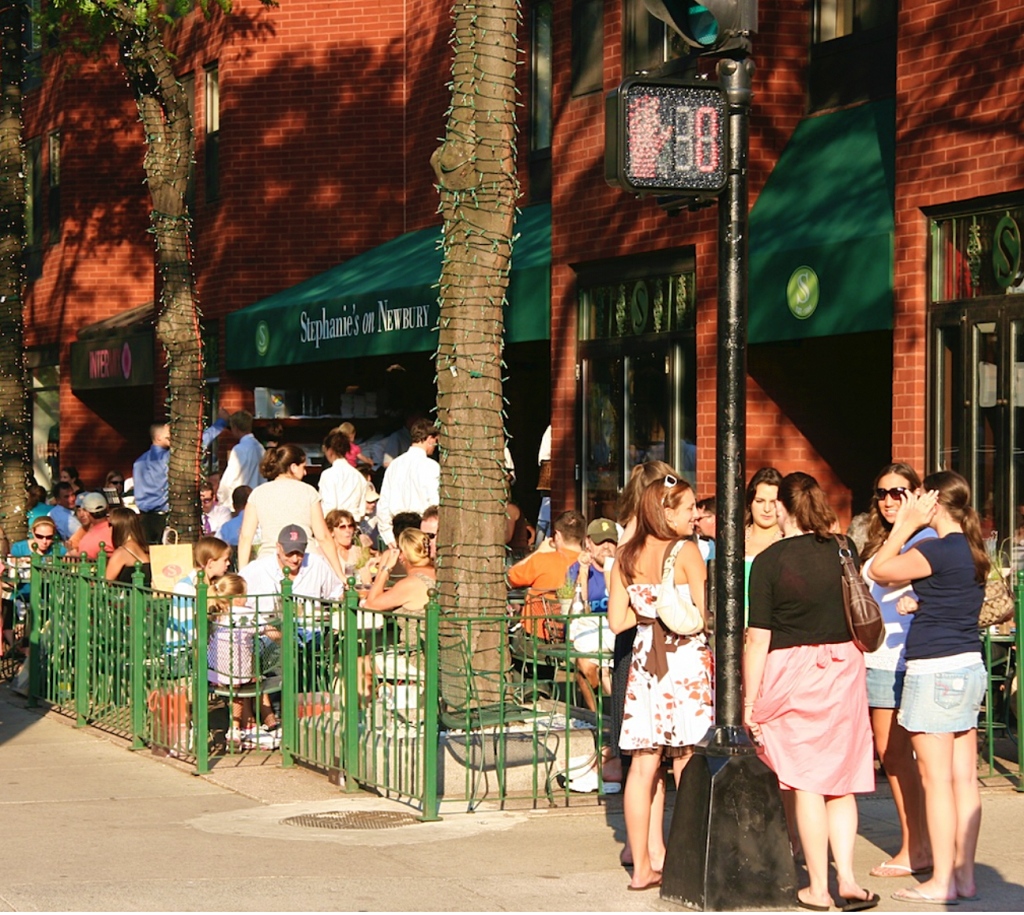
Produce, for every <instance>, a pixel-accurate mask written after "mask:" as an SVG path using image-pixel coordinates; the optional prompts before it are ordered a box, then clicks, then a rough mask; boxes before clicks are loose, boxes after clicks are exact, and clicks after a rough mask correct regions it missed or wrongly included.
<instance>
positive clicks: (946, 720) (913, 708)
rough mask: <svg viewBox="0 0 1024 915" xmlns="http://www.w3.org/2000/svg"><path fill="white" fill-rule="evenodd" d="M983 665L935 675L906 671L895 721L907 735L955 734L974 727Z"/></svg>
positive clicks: (981, 693)
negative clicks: (909, 733) (907, 732)
mask: <svg viewBox="0 0 1024 915" xmlns="http://www.w3.org/2000/svg"><path fill="white" fill-rule="evenodd" d="M985 685H986V676H985V665H984V664H982V663H981V662H980V660H979V663H977V664H971V665H969V666H967V667H958V668H957V669H956V670H947V671H940V672H935V673H914V672H913V671H912V670H909V669H908V671H907V676H906V679H905V681H904V685H903V697H902V701H901V703H900V711H899V716H898V718H897V721H899V723H900V724H901V725H902V726H903V727H904V728H905V729H906V730H908V731H910V732H911V733H923V734H951V733H952V734H956V733H960V732H961V731H969V730H970V729H971V728H976V727H977V726H978V712H979V711H980V709H981V700H982V698H983V697H984V695H985Z"/></svg>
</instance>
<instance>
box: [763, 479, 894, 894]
mask: <svg viewBox="0 0 1024 915" xmlns="http://www.w3.org/2000/svg"><path fill="white" fill-rule="evenodd" d="M778 519H779V527H780V529H781V531H782V535H783V539H782V540H780V541H779V542H778V543H776V544H774V545H772V546H770V547H768V549H766V550H764V551H763V552H762V553H760V554H759V555H758V556H757V558H756V559H755V560H754V563H753V568H752V569H751V571H750V621H749V625H748V626H747V634H746V647H745V649H744V652H743V697H744V699H743V712H744V723H745V724H747V726H748V727H749V728H750V730H751V733H752V734H753V735H754V737H755V739H757V740H759V741H760V742H761V744H762V745H763V746H764V751H765V761H766V762H767V763H768V765H770V766H771V768H772V770H773V771H774V772H775V774H776V776H777V777H778V779H779V786H780V787H781V788H782V789H783V791H784V793H785V794H786V795H788V797H789V801H790V804H791V807H790V809H792V811H793V814H794V819H795V821H796V830H797V833H798V834H799V837H800V844H801V846H802V848H803V853H804V858H805V860H806V862H807V875H808V877H809V879H810V885H809V886H807V887H803V888H801V889H800V890H798V892H797V904H798V905H799V906H800V907H801V908H804V909H811V910H813V911H821V912H827V911H828V910H829V908H830V907H831V904H832V899H831V897H830V895H829V881H828V877H829V868H828V853H829V848H830V847H831V849H832V857H833V859H834V861H835V865H836V877H837V888H838V891H839V896H840V897H841V899H842V908H843V910H844V911H847V912H852V911H859V910H861V909H870V908H873V907H874V906H876V905H878V901H879V899H878V896H877V894H874V893H871V892H869V891H868V890H866V889H864V888H863V887H862V886H860V884H859V883H858V882H857V881H856V880H855V879H854V873H853V847H854V842H855V840H856V837H857V800H856V798H855V797H854V794H855V793H858V794H870V793H872V792H873V791H874V790H875V772H874V766H873V762H874V759H873V753H872V748H871V728H870V727H869V726H868V703H867V692H866V687H865V675H864V655H863V654H862V653H861V651H860V649H858V648H857V647H856V646H855V645H854V644H853V642H852V641H851V640H850V633H849V630H848V629H847V626H846V614H845V612H844V609H843V591H842V579H841V565H840V559H839V543H838V542H837V540H836V538H835V537H834V536H833V534H832V530H833V527H834V525H835V523H836V516H835V513H834V512H833V511H832V508H831V507H830V506H829V504H828V501H827V499H826V498H825V493H824V492H822V490H821V487H819V486H818V483H817V481H816V480H815V479H814V477H812V476H810V475H808V474H806V473H791V474H789V475H788V476H787V477H785V478H784V479H783V480H782V482H781V484H780V486H779V502H778Z"/></svg>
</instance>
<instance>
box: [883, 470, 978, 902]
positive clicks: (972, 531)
mask: <svg viewBox="0 0 1024 915" xmlns="http://www.w3.org/2000/svg"><path fill="white" fill-rule="evenodd" d="M924 489H925V492H924V493H922V494H917V493H905V494H903V495H902V496H901V505H900V508H899V511H898V512H897V513H896V520H895V521H894V522H893V526H892V530H891V531H890V533H889V536H888V537H887V538H886V540H885V542H884V543H883V544H882V547H881V549H879V551H878V553H876V554H875V559H874V562H873V563H872V564H871V568H870V569H869V571H868V574H869V576H870V577H871V578H872V579H873V580H875V581H906V580H908V579H909V580H910V581H912V582H913V585H914V591H915V592H916V593H917V600H914V599H913V598H911V597H903V598H901V599H900V601H899V603H898V605H897V609H898V610H899V612H901V613H913V614H914V618H913V621H912V623H911V624H910V631H909V632H908V633H907V642H906V652H905V654H906V660H907V673H906V679H905V680H904V686H903V697H902V701H901V705H900V711H899V716H898V719H897V720H898V721H899V723H900V725H902V726H903V728H905V729H906V730H907V731H909V732H910V742H911V745H912V746H913V748H914V753H915V754H916V756H917V764H918V768H919V770H920V772H921V783H922V785H923V787H924V795H925V818H926V821H927V824H928V838H929V840H930V842H931V847H932V860H933V862H934V870H933V872H932V875H931V877H930V878H929V879H928V880H926V881H924V882H923V883H921V884H919V885H918V886H913V887H908V888H905V889H902V890H898V891H897V892H895V893H893V898H894V899H897V900H900V901H902V902H912V903H930V904H938V905H943V904H955V903H956V902H957V901H958V900H959V899H973V898H975V896H976V892H977V888H976V885H975V880H974V855H975V850H976V848H977V844H978V831H979V827H980V825H981V795H980V793H979V791H978V780H977V771H976V770H977V753H978V741H977V736H978V735H977V725H978V712H979V709H980V707H981V699H982V696H983V695H984V693H985V665H984V663H983V662H982V659H981V643H980V641H979V638H978V614H979V612H980V611H981V603H982V600H983V598H984V593H985V579H986V577H987V576H988V570H989V560H988V556H987V554H986V552H985V544H984V541H983V539H982V536H981V525H980V522H979V520H978V514H977V512H976V511H975V510H974V509H973V508H972V507H971V504H970V499H971V491H970V487H969V485H968V483H967V481H966V480H965V479H964V478H963V477H962V476H960V475H959V474H957V473H954V472H952V471H949V470H944V471H940V472H939V473H934V474H932V475H931V476H929V477H927V478H926V479H925V481H924ZM923 524H927V525H928V526H929V527H931V528H933V529H934V530H935V532H936V534H938V537H937V538H935V539H934V540H926V541H923V542H918V543H917V544H916V545H915V546H914V547H913V548H911V549H909V550H906V551H905V552H903V553H901V550H902V549H903V547H904V546H905V545H906V543H907V541H908V540H909V539H910V537H911V536H912V535H913V534H914V532H915V531H916V530H917V529H918V528H920V527H921V526H922V525H923Z"/></svg>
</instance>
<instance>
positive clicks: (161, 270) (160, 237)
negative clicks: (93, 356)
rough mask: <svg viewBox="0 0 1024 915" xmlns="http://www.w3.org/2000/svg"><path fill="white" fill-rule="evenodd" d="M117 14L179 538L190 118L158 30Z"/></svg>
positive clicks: (193, 486) (187, 422)
mask: <svg viewBox="0 0 1024 915" xmlns="http://www.w3.org/2000/svg"><path fill="white" fill-rule="evenodd" d="M118 17H119V26H118V29H117V35H118V41H119V43H120V47H121V59H122V62H123V63H124V66H125V69H126V70H127V72H128V78H129V82H130V83H131V85H132V88H133V89H134V91H135V98H136V103H137V105H138V109H139V114H140V116H141V118H142V124H143V128H144V130H145V132H146V157H145V170H146V178H147V183H148V185H149V192H150V196H151V198H152V201H153V209H152V212H151V214H150V225H151V227H152V232H153V238H154V241H155V244H156V263H157V271H158V275H159V282H160V295H159V302H160V307H159V314H158V318H157V325H156V330H157V339H158V340H159V341H160V342H161V344H162V345H163V347H164V351H165V352H166V354H167V369H168V383H167V386H168V420H169V422H170V425H171V436H172V447H171V455H170V468H169V471H168V485H169V496H170V514H169V516H168V520H167V523H168V527H171V528H174V529H175V530H176V531H177V532H178V536H179V538H180V539H181V540H184V541H193V540H195V539H196V538H197V537H199V536H201V534H202V526H201V523H200V512H199V501H198V489H199V477H200V456H201V447H200V443H201V437H202V424H203V397H204V394H205V383H204V374H203V351H202V335H201V332H200V327H199V309H198V307H197V304H196V290H195V283H194V278H193V273H192V251H191V247H190V241H189V226H190V217H189V212H188V206H187V204H186V200H185V194H186V191H187V189H188V171H189V162H190V157H191V152H190V149H191V143H190V141H191V137H192V119H191V117H190V115H189V111H188V98H187V97H186V95H185V91H184V89H183V88H182V86H181V84H180V83H179V82H178V80H177V78H176V77H175V75H174V70H173V68H172V66H171V57H170V55H169V54H168V52H167V48H166V47H165V46H164V42H163V39H162V37H161V35H160V32H159V30H158V29H157V28H156V27H155V26H154V25H152V24H150V23H139V22H137V21H136V20H135V19H134V13H133V11H132V10H131V9H127V8H124V7H121V8H120V12H119V13H118Z"/></svg>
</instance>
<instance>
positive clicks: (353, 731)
mask: <svg viewBox="0 0 1024 915" xmlns="http://www.w3.org/2000/svg"><path fill="white" fill-rule="evenodd" d="M341 647H342V652H343V654H344V664H345V676H344V689H345V692H344V695H343V697H342V699H343V706H342V707H343V709H344V712H343V714H344V717H345V739H344V746H343V747H342V748H341V767H342V770H343V771H344V773H345V791H346V793H348V794H352V793H354V792H356V791H358V790H359V777H360V775H361V774H362V773H361V771H360V765H359V762H360V757H359V715H360V709H359V594H358V593H357V592H356V590H355V588H348V589H346V591H345V614H344V616H343V617H342V633H341Z"/></svg>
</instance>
